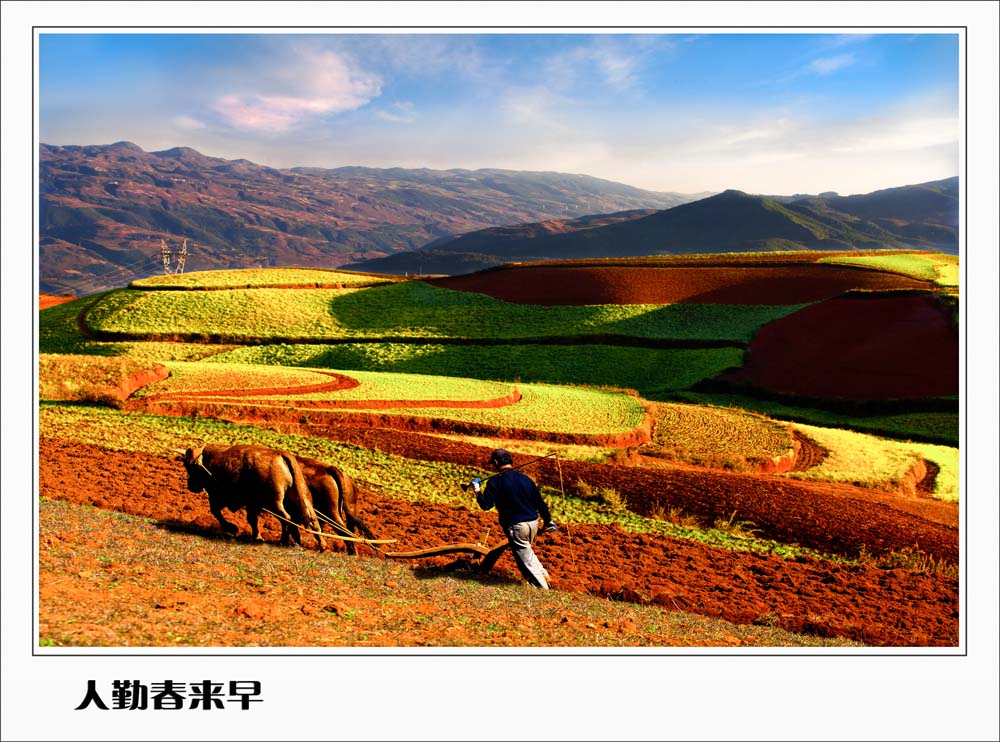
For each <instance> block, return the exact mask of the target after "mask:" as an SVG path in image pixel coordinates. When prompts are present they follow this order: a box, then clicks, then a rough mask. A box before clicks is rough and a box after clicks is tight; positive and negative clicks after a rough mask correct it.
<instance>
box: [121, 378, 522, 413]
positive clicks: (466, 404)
mask: <svg viewBox="0 0 1000 742" xmlns="http://www.w3.org/2000/svg"><path fill="white" fill-rule="evenodd" d="M354 386H357V383H355V385H354ZM353 388H354V387H353V386H352V387H341V388H340V389H353ZM303 389H304V387H303ZM316 391H339V389H319V390H316ZM307 393H311V392H310V391H299V390H298V388H291V389H286V390H278V391H273V392H269V394H283V395H285V396H286V397H287V396H288V395H295V394H307ZM257 394H258V391H257V390H255V389H253V390H249V391H247V392H245V393H244V394H240V393H238V392H233V393H231V394H227V395H226V396H232V397H241V396H245V397H247V398H248V401H247V402H245V403H243V404H236V405H234V408H235V409H237V410H242V409H243V407H244V405H248V404H249V405H253V406H254V407H275V408H279V409H289V408H292V407H294V408H295V409H296V410H299V409H303V410H391V409H398V408H402V409H406V408H422V407H444V408H449V407H450V408H454V409H469V410H494V409H498V408H500V407H509V406H510V405H512V404H517V403H518V402H520V401H521V393H520V392H519V391H518V390H517V389H514V391H512V392H511V393H510V394H505V395H504V396H502V397H494V398H493V399H322V400H320V399H289V398H284V399H282V400H280V401H278V402H270V401H266V400H257V399H253V397H255V396H257ZM215 397H216V394H215V393H214V392H204V393H193V394H186V393H182V392H176V393H173V394H169V395H166V394H161V395H157V396H155V397H144V398H143V400H146V401H147V404H145V405H144V404H142V401H143V400H136V404H135V405H134V406H133V407H130V409H144V410H146V411H152V410H153V409H158V410H166V409H170V408H169V407H168V406H158V404H159V403H160V402H161V401H162V400H164V399H166V398H169V399H170V401H179V402H182V403H183V402H192V401H197V400H204V401H212V400H213V399H214V398H215ZM197 406H198V405H193V404H192V405H186V406H185V405H183V404H182V405H181V406H180V407H175V409H187V410H193V409H194V408H195V407H197ZM217 407H222V405H221V404H220V405H217ZM160 414H165V413H162V412H161V413H160Z"/></svg>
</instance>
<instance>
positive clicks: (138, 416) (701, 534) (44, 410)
mask: <svg viewBox="0 0 1000 742" xmlns="http://www.w3.org/2000/svg"><path fill="white" fill-rule="evenodd" d="M39 434H40V435H41V436H42V437H46V438H56V439H61V440H67V441H75V442H80V443H88V444H91V445H96V446H101V447H102V448H107V449H110V450H115V451H142V452H146V453H151V454H155V455H160V456H172V455H173V454H172V452H173V451H174V450H176V449H178V448H186V447H188V446H193V445H201V444H202V443H207V442H218V443H230V444H233V445H236V444H241V443H243V444H255V445H263V446H270V447H273V448H280V449H284V450H287V451H291V452H293V453H295V454H297V455H299V456H309V457H312V458H317V459H320V460H322V461H327V462H329V463H331V464H335V465H336V466H338V467H340V468H341V469H343V470H344V471H345V472H346V473H347V474H348V475H349V476H351V477H352V478H354V479H355V480H356V481H357V482H358V483H359V484H360V485H361V486H362V488H368V489H374V490H377V491H378V492H380V493H381V494H383V495H386V496H388V497H392V498H394V499H398V500H401V501H405V502H432V503H443V504H447V505H452V506H455V507H475V504H474V502H473V501H472V499H471V498H470V495H469V493H467V492H464V491H463V490H462V489H461V488H460V486H459V485H460V484H462V483H465V482H468V481H469V480H470V479H471V478H472V477H474V476H482V473H483V472H482V470H480V469H477V468H474V467H470V466H463V465H459V464H450V463H442V462H433V461H421V460H417V459H411V458H407V457H404V456H397V455H393V454H388V453H384V452H382V451H378V450H373V449H368V448H361V447H358V446H353V445H350V444H345V443H338V442H335V441H331V440H328V439H325V438H313V437H308V436H301V435H293V434H287V433H279V432H276V431H272V430H266V429H262V428H257V427H252V426H243V425H236V424H233V423H229V422H224V421H219V420H210V419H205V418H174V417H160V416H157V415H147V414H143V413H122V412H119V411H116V410H109V409H104V408H99V407H79V406H65V405H59V404H49V403H44V404H42V405H41V407H40V409H39ZM178 467H180V464H178ZM542 493H543V495H544V497H545V498H546V501H547V502H548V504H549V507H550V508H551V509H552V511H553V513H558V517H559V518H560V519H561V520H562V521H564V522H573V523H606V524H608V523H614V524H617V525H618V526H620V527H621V528H622V529H623V530H625V531H628V532H633V533H656V534H664V535H668V536H673V537H675V538H686V539H692V540H696V541H700V542H703V543H706V544H709V545H712V546H718V547H721V548H727V549H735V550H740V551H760V552H767V553H771V554H775V555H777V556H782V557H788V558H795V557H799V556H802V555H812V556H824V555H822V554H818V553H816V552H814V551H812V550H809V549H805V548H802V547H798V546H794V545H787V544H781V543H778V542H775V541H771V540H768V539H760V538H754V537H749V536H747V535H746V534H737V535H733V534H731V533H729V532H728V531H727V530H725V529H722V530H720V529H716V528H699V527H696V526H685V525H677V524H673V523H670V522H667V521H664V520H660V519H656V518H647V517H642V516H639V515H637V514H635V513H632V512H630V511H623V510H621V509H619V508H615V507H610V506H608V505H607V504H606V503H602V502H601V501H599V500H595V499H591V498H586V497H581V496H579V494H578V493H577V492H576V491H575V489H574V487H573V486H571V484H570V483H567V486H566V488H564V489H562V490H560V489H552V488H549V487H544V486H543V487H542ZM828 558H829V557H828ZM834 558H836V557H834Z"/></svg>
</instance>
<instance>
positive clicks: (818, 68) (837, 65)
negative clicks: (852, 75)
mask: <svg viewBox="0 0 1000 742" xmlns="http://www.w3.org/2000/svg"><path fill="white" fill-rule="evenodd" d="M852 64H854V55H853V54H840V55H838V56H836V57H820V58H819V59H814V60H813V61H812V62H811V63H810V65H809V69H810V70H812V71H813V72H815V73H816V74H817V75H829V74H832V73H834V72H836V71H837V70H839V69H842V68H844V67H849V66H850V65H852Z"/></svg>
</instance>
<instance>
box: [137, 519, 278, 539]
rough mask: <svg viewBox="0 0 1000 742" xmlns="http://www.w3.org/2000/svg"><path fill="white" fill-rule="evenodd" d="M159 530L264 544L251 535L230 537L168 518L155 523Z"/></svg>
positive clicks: (209, 528) (217, 530) (213, 529)
mask: <svg viewBox="0 0 1000 742" xmlns="http://www.w3.org/2000/svg"><path fill="white" fill-rule="evenodd" d="M154 525H155V526H156V527H157V528H161V529H163V530H164V531H170V532H171V533H187V534H190V535H192V536H201V537H202V538H207V539H210V540H212V541H242V542H244V543H247V544H254V543H264V542H258V541H254V540H253V539H251V538H250V536H249V534H240V535H238V536H230V535H228V534H225V533H223V532H222V531H220V530H219V529H218V528H214V527H208V526H199V525H197V524H195V523H186V522H184V521H181V520H175V519H173V518H168V519H165V520H158V521H155V522H154Z"/></svg>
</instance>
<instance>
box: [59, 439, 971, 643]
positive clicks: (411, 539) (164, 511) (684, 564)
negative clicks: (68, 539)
mask: <svg viewBox="0 0 1000 742" xmlns="http://www.w3.org/2000/svg"><path fill="white" fill-rule="evenodd" d="M338 437H344V438H351V439H357V440H358V442H360V441H361V440H365V441H367V443H368V444H369V445H378V446H379V447H380V448H382V450H387V451H393V450H395V449H399V450H400V452H408V453H409V454H410V455H413V456H416V457H420V458H430V459H438V460H456V461H469V462H470V463H477V464H481V463H482V461H483V458H484V457H485V455H486V453H487V450H486V449H483V448H481V447H478V446H474V445H471V444H465V443H458V442H445V441H442V440H441V439H438V438H432V437H429V436H423V435H419V434H412V433H411V434H406V433H400V432H396V431H379V430H362V429H354V430H350V429H345V430H342V431H339V433H338ZM40 458H41V460H42V461H44V462H45V466H44V467H42V468H41V471H40V492H41V495H42V496H43V497H48V498H54V499H61V500H66V501H70V502H75V503H81V504H87V505H93V506H96V507H100V508H105V509H109V510H116V511H121V512H126V513H130V514H135V515H141V516H144V517H149V518H154V519H158V520H161V521H164V522H167V523H177V522H178V521H179V522H181V523H182V524H184V525H185V526H186V527H187V528H188V529H193V530H195V531H202V532H205V533H206V534H217V533H218V525H217V523H216V521H215V518H214V517H213V516H212V515H211V514H210V512H209V510H208V504H207V498H206V497H205V495H204V494H199V495H195V494H192V493H190V492H188V491H187V488H186V487H185V477H184V472H183V468H182V467H181V466H180V465H179V464H178V463H176V462H175V461H172V460H170V459H168V458H165V457H157V456H152V455H148V454H142V453H127V454H126V453H120V452H113V451H108V450H104V449H101V448H99V447H95V446H90V445H84V444H76V443H68V442H64V441H57V440H48V439H43V440H42V441H41V448H40ZM562 469H563V472H562V473H563V476H566V477H571V478H572V477H576V476H580V477H584V478H587V481H591V482H594V483H595V484H604V483H607V484H614V485H616V486H618V487H621V488H622V491H623V492H624V493H625V494H626V496H627V499H628V500H629V503H630V506H632V507H636V509H639V508H641V507H642V503H649V502H651V501H652V500H653V499H655V498H665V499H667V500H671V501H678V502H684V503H687V504H689V506H690V507H691V509H692V510H695V509H697V508H698V507H703V508H706V509H708V510H713V511H718V512H720V513H727V511H728V512H732V510H733V509H738V510H739V512H740V513H741V517H748V518H749V519H751V520H754V521H755V522H757V525H758V526H760V525H761V522H764V521H765V519H766V522H765V527H766V528H767V529H769V530H773V531H775V532H778V531H781V532H783V533H784V534H785V535H786V536H793V535H794V536H801V538H800V539H799V540H800V542H802V543H808V542H813V543H815V544H816V545H820V544H826V545H828V546H831V547H837V548H838V549H839V550H841V551H850V550H852V549H853V548H855V547H856V546H857V545H858V544H860V543H862V542H866V541H869V542H871V544H873V546H872V548H873V549H875V550H877V549H879V548H886V547H888V546H909V545H912V544H914V543H919V544H920V545H921V547H922V548H924V549H926V550H927V551H929V552H932V553H935V554H937V555H939V556H940V557H941V558H948V559H957V546H958V538H957V527H956V526H955V525H954V522H955V520H956V519H957V509H956V508H955V506H954V505H948V504H945V503H937V502H931V501H927V500H909V501H906V502H905V503H903V502H902V500H900V502H901V503H902V504H903V506H902V507H900V508H898V509H897V508H894V507H893V506H892V500H891V498H890V496H888V495H884V494H880V493H870V492H867V491H864V490H856V488H848V487H816V486H808V485H804V484H800V483H790V482H780V481H777V480H774V479H773V478H770V477H766V476H759V477H753V476H750V477H736V476H725V475H723V474H722V473H713V472H707V471H698V470H683V469H678V470H676V471H675V472H672V473H670V472H667V471H666V470H662V469H658V470H655V471H652V470H644V469H638V468H634V467H625V466H611V465H598V464H583V463H575V464H574V463H573V462H563V463H562ZM533 473H534V474H535V475H537V477H538V478H539V479H540V480H542V481H543V482H544V481H546V480H547V479H550V478H552V477H557V476H558V472H557V471H556V470H555V469H554V468H551V467H550V468H548V469H545V468H539V469H537V470H533ZM359 479H360V485H361V486H360V491H361V495H360V510H361V516H362V519H363V520H365V521H366V522H367V523H368V524H369V525H371V526H372V527H373V529H374V530H375V531H376V533H377V534H378V536H379V537H381V538H393V539H397V540H398V543H397V544H396V545H394V547H393V548H394V549H396V550H398V551H408V550H417V549H423V548H427V547H430V546H436V545H440V544H444V543H456V542H462V541H472V542H475V541H476V540H478V538H479V537H480V536H481V535H482V533H483V532H484V531H485V530H486V529H487V528H490V527H494V530H495V523H496V516H495V514H494V513H484V512H481V511H479V510H478V509H474V508H468V509H467V508H464V507H449V506H444V505H437V504H416V505H415V504H411V503H406V502H402V501H399V500H396V499H393V498H390V497H386V496H383V495H382V494H381V493H380V492H378V491H376V490H373V489H371V488H369V487H366V486H365V485H364V482H363V478H359ZM727 514H728V513H727ZM757 518H760V519H761V522H758V521H757ZM235 520H236V522H237V523H240V524H241V526H242V528H243V530H244V532H245V531H246V530H247V529H246V525H245V523H244V521H243V519H242V518H239V517H238V518H236V519H235ZM262 530H263V534H264V538H265V539H266V540H268V541H277V540H278V538H279V535H280V532H279V529H278V527H277V521H274V520H273V519H270V518H268V517H266V516H265V517H264V518H262ZM307 543H308V542H307ZM497 543H499V542H498V541H497V539H496V537H495V536H494V538H493V539H491V545H496V544H497ZM537 552H538V554H539V556H540V558H541V559H542V561H543V563H544V564H545V565H546V567H547V568H548V570H549V572H550V573H551V575H552V586H553V588H554V589H559V590H569V591H578V592H587V593H590V594H593V595H601V596H606V597H608V598H611V599H614V600H625V601H633V602H639V603H650V604H656V605H660V606H662V607H665V608H667V609H678V610H684V611H687V612H692V613H698V614H702V615H706V616H713V617H719V618H724V619H727V620H730V621H734V622H738V623H752V622H767V623H769V624H770V625H776V626H779V627H781V628H786V629H789V630H791V631H795V632H800V633H802V632H805V633H813V634H817V635H820V636H842V637H845V638H850V639H855V640H858V641H861V642H864V643H866V644H870V645H882V646H954V645H957V643H958V582H957V580H955V579H952V578H948V577H944V576H941V575H928V574H916V573H912V572H908V571H905V570H902V569H879V568H875V567H872V566H860V565H844V564H839V563H836V562H832V561H828V560H821V559H813V558H807V557H799V558H797V559H794V560H788V559H782V558H779V557H776V556H771V555H765V554H753V553H744V552H733V551H728V550H724V549H719V548H713V547H710V546H706V545H703V544H700V543H697V542H693V541H687V540H681V539H674V538H669V537H666V536H652V535H641V534H632V533H626V532H624V531H622V530H621V529H619V528H618V527H615V526H597V525H579V524H572V523H564V524H563V528H562V530H561V531H560V532H558V533H556V534H553V535H551V536H546V537H543V538H541V539H540V540H539V542H538V544H537ZM362 558H372V557H362ZM412 563H413V565H414V567H419V568H421V569H438V568H440V569H451V568H454V567H455V565H456V562H455V558H454V557H453V556H452V557H440V556H439V557H431V558H425V559H418V560H414V561H413V562H412ZM493 571H494V573H497V574H499V575H502V576H508V577H510V578H511V579H515V580H516V579H519V576H518V574H517V570H516V567H515V566H514V563H513V560H512V558H511V557H510V556H509V555H504V556H503V557H501V559H500V560H499V562H498V563H497V565H496V566H495V567H494V568H493ZM46 589H47V588H46V585H45V584H44V582H43V584H42V588H41V591H42V592H41V596H40V599H41V601H42V602H43V603H44V601H45V600H46V597H47V596H46ZM206 610H211V609H210V608H206Z"/></svg>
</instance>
